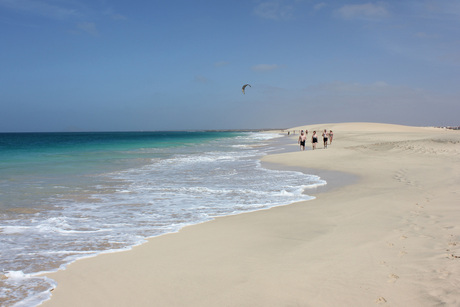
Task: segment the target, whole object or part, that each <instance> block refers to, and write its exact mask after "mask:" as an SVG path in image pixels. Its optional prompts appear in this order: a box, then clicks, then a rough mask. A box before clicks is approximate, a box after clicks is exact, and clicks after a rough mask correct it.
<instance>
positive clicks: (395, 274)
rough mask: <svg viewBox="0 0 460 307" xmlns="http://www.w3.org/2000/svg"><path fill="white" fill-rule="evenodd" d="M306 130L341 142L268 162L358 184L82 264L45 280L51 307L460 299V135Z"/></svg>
mask: <svg viewBox="0 0 460 307" xmlns="http://www.w3.org/2000/svg"><path fill="white" fill-rule="evenodd" d="M299 129H308V131H309V135H308V136H309V137H311V132H312V131H313V130H317V131H318V132H321V131H322V130H323V129H328V130H333V131H334V140H333V142H332V144H331V145H330V146H329V147H328V149H323V145H322V143H320V144H319V145H318V149H317V150H314V151H313V150H311V146H308V145H309V143H307V149H308V150H307V151H299V149H298V146H297V145H296V143H297V139H296V137H297V136H298V135H294V136H291V137H290V138H291V140H292V144H293V145H292V147H289V148H288V150H287V151H288V152H284V153H281V154H275V155H270V156H266V157H264V158H263V162H264V163H267V165H272V166H275V165H276V167H286V168H289V169H292V168H293V167H294V168H296V169H299V170H307V171H308V172H309V173H318V174H321V170H328V171H337V172H343V173H349V174H353V175H354V176H355V178H357V179H355V180H353V181H352V182H346V181H347V179H346V178H348V177H347V176H343V177H341V178H343V179H342V181H343V182H341V184H338V185H336V187H334V188H330V189H327V190H326V191H325V192H321V193H319V190H318V191H316V190H311V191H307V193H308V194H312V195H315V196H316V199H315V200H311V201H307V202H299V203H295V204H292V205H289V206H284V207H277V208H272V209H270V210H264V211H258V212H253V213H246V214H240V215H237V216H229V217H222V218H217V219H216V220H214V221H211V222H207V223H203V224H199V225H195V226H190V227H186V228H184V229H182V230H181V231H180V232H179V233H175V234H169V235H164V236H161V237H156V238H153V239H150V240H149V242H148V243H146V244H143V245H141V246H138V247H135V248H133V249H132V250H131V251H127V252H119V253H112V254H104V255H99V256H97V257H94V258H89V259H83V260H80V261H77V262H75V263H73V264H71V265H69V267H68V268H67V269H66V270H64V271H59V272H56V273H52V274H48V275H47V276H48V277H50V278H52V279H54V280H56V281H57V283H58V286H57V288H56V289H55V290H54V291H53V292H52V293H53V295H52V299H51V300H49V301H47V302H45V303H44V304H43V306H373V305H379V304H382V305H385V304H387V305H388V306H435V305H448V306H456V305H459V304H460V292H459V291H458V289H460V224H459V222H458V221H460V203H459V200H460V132H458V131H451V130H444V129H439V128H425V127H423V128H421V127H406V126H398V125H387V124H373V123H344V124H325V125H313V126H302V127H296V128H295V130H297V131H299ZM291 130H292V129H291ZM325 174H329V175H326V177H325V178H323V179H325V180H326V181H328V179H329V180H331V181H332V180H333V179H334V178H327V176H333V175H332V174H333V172H329V173H327V172H326V173H325ZM299 184H300V183H299Z"/></svg>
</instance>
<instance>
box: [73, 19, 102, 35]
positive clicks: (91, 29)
mask: <svg viewBox="0 0 460 307" xmlns="http://www.w3.org/2000/svg"><path fill="white" fill-rule="evenodd" d="M77 28H78V29H80V30H82V31H83V32H86V33H88V34H91V35H93V36H98V35H99V32H98V31H97V29H96V24H95V23H94V22H80V23H78V24H77Z"/></svg>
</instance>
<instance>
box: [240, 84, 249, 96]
mask: <svg viewBox="0 0 460 307" xmlns="http://www.w3.org/2000/svg"><path fill="white" fill-rule="evenodd" d="M246 86H249V87H251V85H250V84H245V85H243V87H242V88H241V90H242V91H243V94H245V92H244V90H245V89H246Z"/></svg>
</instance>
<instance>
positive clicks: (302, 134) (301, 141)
mask: <svg viewBox="0 0 460 307" xmlns="http://www.w3.org/2000/svg"><path fill="white" fill-rule="evenodd" d="M306 140H307V134H306V133H305V132H303V130H302V131H301V132H300V136H299V141H298V143H299V144H300V150H305V141H306Z"/></svg>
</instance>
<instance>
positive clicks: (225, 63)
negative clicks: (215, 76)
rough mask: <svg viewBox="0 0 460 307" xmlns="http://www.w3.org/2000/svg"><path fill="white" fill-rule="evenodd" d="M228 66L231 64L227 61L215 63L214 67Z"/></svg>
mask: <svg viewBox="0 0 460 307" xmlns="http://www.w3.org/2000/svg"><path fill="white" fill-rule="evenodd" d="M228 64H230V63H229V62H226V61H220V62H216V63H214V66H215V67H223V66H227V65H228Z"/></svg>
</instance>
